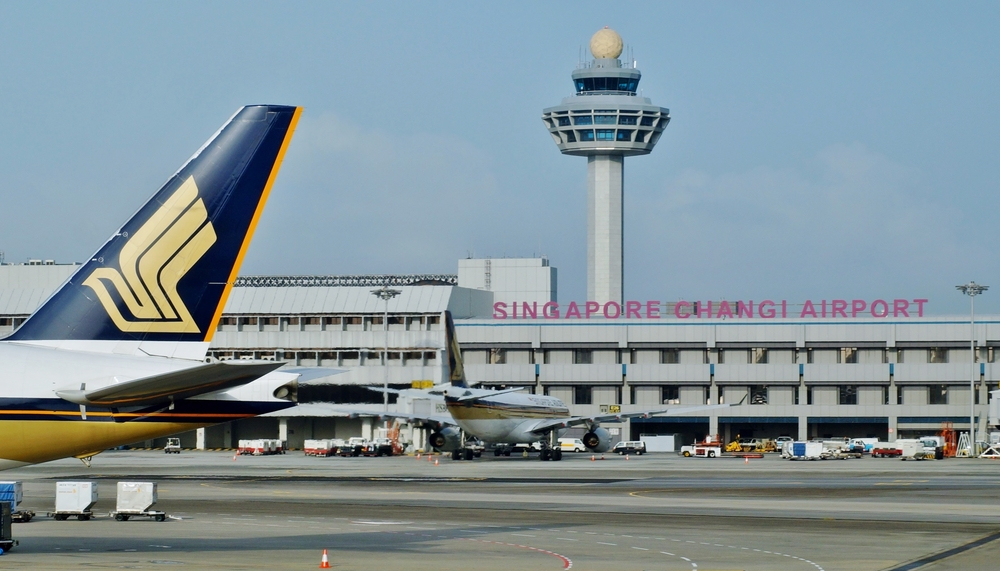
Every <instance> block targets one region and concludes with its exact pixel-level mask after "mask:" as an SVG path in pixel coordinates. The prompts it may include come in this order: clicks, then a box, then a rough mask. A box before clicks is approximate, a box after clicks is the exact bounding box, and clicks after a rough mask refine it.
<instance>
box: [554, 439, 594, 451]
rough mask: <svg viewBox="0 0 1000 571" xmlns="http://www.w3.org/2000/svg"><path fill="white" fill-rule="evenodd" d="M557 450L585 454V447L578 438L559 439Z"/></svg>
mask: <svg viewBox="0 0 1000 571" xmlns="http://www.w3.org/2000/svg"><path fill="white" fill-rule="evenodd" d="M559 448H562V451H563V452H585V451H586V450H587V447H586V446H584V445H583V440H580V439H579V438H560V439H559Z"/></svg>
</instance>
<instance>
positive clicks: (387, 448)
mask: <svg viewBox="0 0 1000 571" xmlns="http://www.w3.org/2000/svg"><path fill="white" fill-rule="evenodd" d="M361 453H362V454H363V455H365V456H392V454H393V444H392V440H390V439H388V438H376V439H375V440H372V441H371V442H369V443H368V444H367V445H366V446H364V448H363V449H362V450H361Z"/></svg>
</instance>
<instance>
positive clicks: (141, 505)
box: [108, 482, 167, 521]
mask: <svg viewBox="0 0 1000 571" xmlns="http://www.w3.org/2000/svg"><path fill="white" fill-rule="evenodd" d="M156 500H157V497H156V482H118V498H117V501H116V503H115V511H113V512H111V513H109V514H108V515H110V516H111V517H113V518H115V521H128V520H129V519H131V518H133V517H148V518H151V519H154V520H156V521H164V520H166V519H167V514H166V512H161V511H157V510H151V509H149V508H151V507H153V506H154V505H156Z"/></svg>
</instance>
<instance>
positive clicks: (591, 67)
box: [542, 27, 670, 304]
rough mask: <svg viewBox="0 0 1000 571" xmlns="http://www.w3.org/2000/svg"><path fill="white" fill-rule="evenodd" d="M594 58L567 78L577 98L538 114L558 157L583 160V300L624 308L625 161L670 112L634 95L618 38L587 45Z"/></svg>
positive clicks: (635, 73) (648, 147)
mask: <svg viewBox="0 0 1000 571" xmlns="http://www.w3.org/2000/svg"><path fill="white" fill-rule="evenodd" d="M590 52H591V53H592V54H593V55H594V59H593V60H592V61H591V62H590V63H581V64H580V65H579V66H578V67H577V69H576V70H575V71H574V72H573V85H574V86H575V87H576V94H575V95H571V96H569V97H566V98H565V99H563V100H562V105H558V106H556V107H549V108H548V109H545V110H544V111H543V112H542V120H543V121H545V126H546V127H548V129H549V133H550V134H551V135H552V138H553V139H554V140H555V142H556V145H557V146H558V147H559V150H560V151H562V153H563V154H564V155H576V156H581V157H587V211H588V214H587V300H589V301H597V302H600V303H601V304H604V303H606V302H609V301H615V302H618V303H622V229H623V228H622V227H623V224H622V188H623V187H624V182H625V157H630V156H633V155H645V154H649V153H650V152H651V151H652V150H653V146H654V145H656V142H657V141H658V140H659V139H660V135H662V134H663V129H665V128H666V126H667V123H669V122H670V110H669V109H664V108H663V107H657V106H655V105H653V104H652V102H650V100H649V98H647V97H639V96H637V95H636V89H637V88H638V86H639V78H640V77H642V74H641V73H639V70H638V69H636V65H635V62H634V61H631V62H626V63H625V64H622V61H621V60H620V59H618V58H619V56H621V53H622V38H621V36H619V35H618V33H617V32H615V31H614V30H611V29H608V28H607V27H605V28H604V29H603V30H598V32H597V33H596V34H594V36H593V37H592V38H590Z"/></svg>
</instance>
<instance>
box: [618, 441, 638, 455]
mask: <svg viewBox="0 0 1000 571" xmlns="http://www.w3.org/2000/svg"><path fill="white" fill-rule="evenodd" d="M611 451H612V452H614V453H616V454H619V455H622V456H624V455H625V454H635V455H637V456H641V455H643V454H645V453H646V443H645V442H643V441H642V440H622V441H621V442H619V443H618V444H615V446H614V448H612V449H611Z"/></svg>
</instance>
